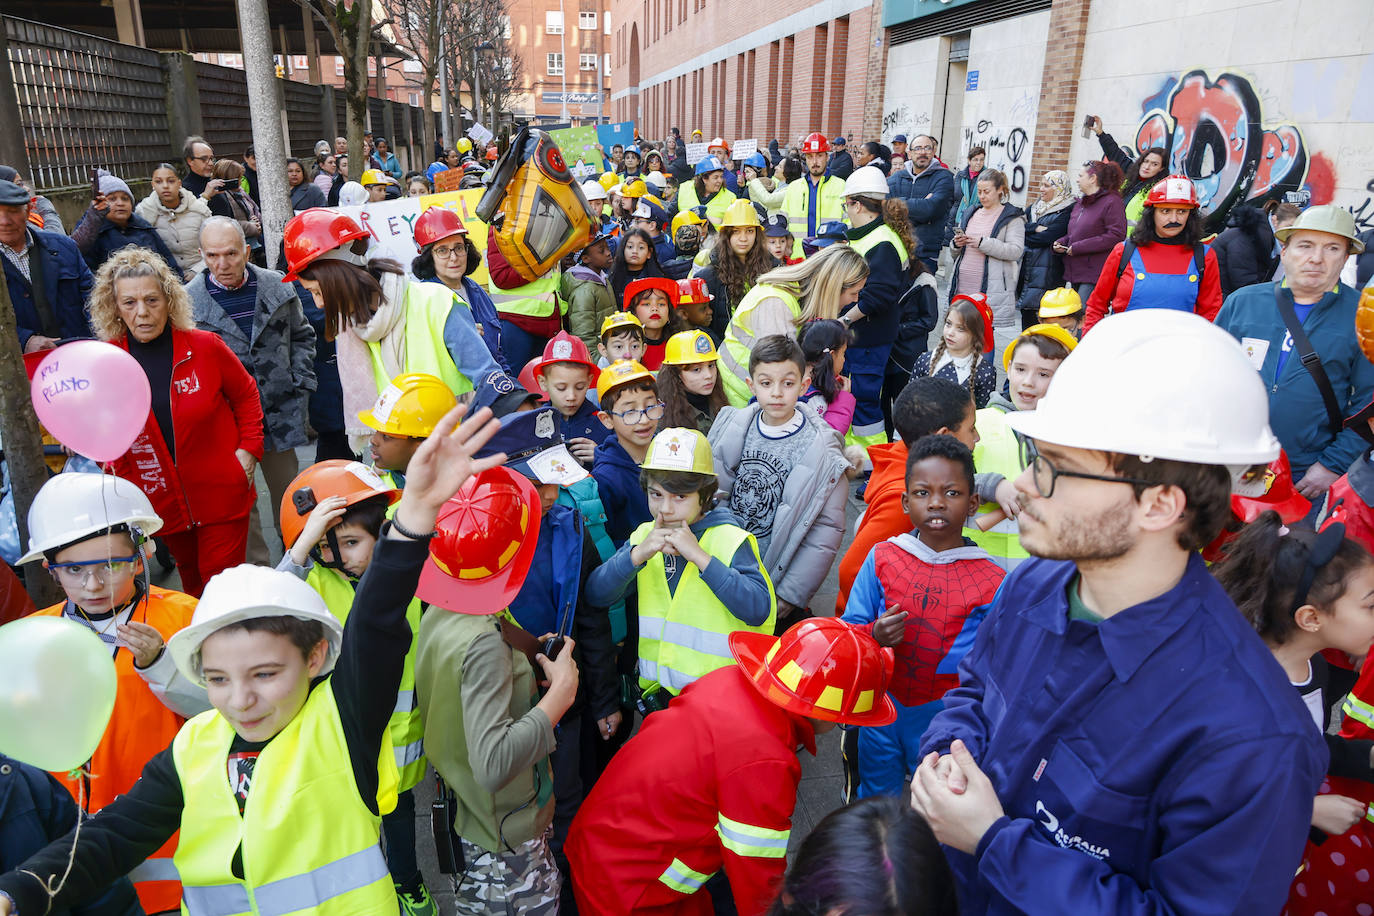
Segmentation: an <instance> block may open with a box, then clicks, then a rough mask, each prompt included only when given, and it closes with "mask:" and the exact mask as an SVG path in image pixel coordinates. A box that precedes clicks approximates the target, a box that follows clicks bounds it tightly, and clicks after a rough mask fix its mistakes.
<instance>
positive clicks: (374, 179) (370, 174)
mask: <svg viewBox="0 0 1374 916" xmlns="http://www.w3.org/2000/svg"><path fill="white" fill-rule="evenodd" d="M358 184H360V185H362V186H363V187H367V186H368V185H374V184H386V176H385V175H383V174H382V170H381V169H368V170H367V171H366V172H363V177H362V179H361V180H360V181H359V182H358Z"/></svg>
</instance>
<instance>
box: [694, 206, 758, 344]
mask: <svg viewBox="0 0 1374 916" xmlns="http://www.w3.org/2000/svg"><path fill="white" fill-rule="evenodd" d="M777 266H778V259H777V258H775V257H773V255H772V254H771V253H770V252H769V251H768V242H767V240H766V239H765V238H764V237H763V224H762V223H760V222H759V217H758V212H757V211H756V210H755V209H754V205H753V204H751V203H750V202H749V201H747V200H737V201H735V202H734V203H733V204H731V205H730V208H729V209H728V210H727V211H726V212H725V220H724V222H723V223H722V225H721V227H720V241H718V242H717V243H716V244H715V246H714V247H713V248H712V249H711V254H710V264H708V265H707V266H706V267H703V268H701V269H700V270H698V271H697V273H696V275H697V276H698V277H700V278H701V279H702V280H703V281H704V282H705V283H706V288H707V289H708V290H709V291H710V293H711V296H712V299H711V330H712V331H713V332H714V333H716V334H718V335H722V336H723V335H724V334H725V329H726V327H727V326H728V325H729V324H730V316H731V315H732V314H734V311H735V305H736V304H737V303H739V302H740V301H741V300H743V299H744V294H745V293H747V292H749V288H750V287H751V286H753V285H754V284H755V283H756V282H757V281H758V278H759V277H760V276H762V275H763V274H765V273H767V272H768V271H770V270H772V269H773V268H774V267H777Z"/></svg>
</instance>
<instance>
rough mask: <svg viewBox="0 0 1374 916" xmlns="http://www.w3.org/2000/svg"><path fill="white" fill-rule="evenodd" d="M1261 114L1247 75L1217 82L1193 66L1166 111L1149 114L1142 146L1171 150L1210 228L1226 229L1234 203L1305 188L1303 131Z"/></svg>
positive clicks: (1172, 165)
mask: <svg viewBox="0 0 1374 916" xmlns="http://www.w3.org/2000/svg"><path fill="white" fill-rule="evenodd" d="M1262 115H1263V112H1262V111H1261V105H1260V100H1259V96H1258V95H1257V94H1256V93H1255V90H1254V89H1253V88H1251V86H1250V81H1249V80H1247V79H1246V78H1245V77H1243V76H1237V75H1236V74H1234V73H1223V74H1222V75H1221V76H1219V77H1217V79H1216V81H1215V82H1213V81H1212V80H1210V79H1208V77H1207V73H1206V71H1203V70H1193V71H1191V72H1189V73H1186V74H1184V75H1183V76H1182V77H1181V78H1180V79H1179V81H1178V83H1177V84H1175V86H1174V88H1173V91H1172V92H1170V93H1169V97H1168V100H1167V102H1166V103H1165V105H1164V107H1163V108H1162V109H1161V108H1155V109H1153V110H1151V111H1148V112H1147V113H1146V114H1145V117H1144V119H1143V120H1142V121H1141V123H1140V127H1139V129H1138V130H1137V131H1136V138H1135V145H1136V148H1137V149H1141V150H1143V149H1148V148H1150V147H1152V146H1162V147H1164V148H1165V149H1166V150H1168V151H1169V164H1168V171H1169V172H1170V173H1171V174H1176V175H1187V176H1188V177H1189V178H1191V179H1193V182H1194V183H1195V184H1196V185H1197V191H1198V200H1199V201H1200V202H1201V204H1202V211H1203V212H1204V213H1206V214H1207V225H1208V228H1210V229H1212V230H1220V229H1221V227H1222V226H1224V225H1225V223H1226V214H1227V213H1228V212H1229V211H1230V210H1231V208H1232V207H1234V206H1235V205H1237V204H1240V203H1244V202H1246V201H1254V202H1257V203H1258V202H1260V201H1263V200H1269V199H1277V198H1282V197H1283V196H1284V195H1285V194H1287V193H1290V192H1294V193H1296V192H1298V190H1299V189H1300V188H1301V187H1302V184H1303V177H1304V176H1305V175H1306V173H1307V151H1306V148H1305V147H1304V145H1303V140H1302V134H1301V133H1300V132H1299V131H1298V129H1297V128H1296V127H1294V126H1292V125H1291V124H1280V125H1277V126H1274V127H1269V128H1266V127H1265V126H1264V124H1263V120H1262Z"/></svg>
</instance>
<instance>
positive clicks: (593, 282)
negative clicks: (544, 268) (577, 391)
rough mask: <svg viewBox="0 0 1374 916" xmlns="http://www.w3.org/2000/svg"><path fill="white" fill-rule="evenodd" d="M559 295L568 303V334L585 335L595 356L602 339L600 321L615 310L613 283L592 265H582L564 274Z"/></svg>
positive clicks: (583, 337)
mask: <svg viewBox="0 0 1374 916" xmlns="http://www.w3.org/2000/svg"><path fill="white" fill-rule="evenodd" d="M558 295H559V297H560V298H562V300H563V301H564V302H566V303H568V333H569V334H571V335H572V336H574V337H580V338H582V342H583V343H584V344H586V345H587V350H588V352H590V353H591V354H592V357H593V358H595V357H596V345H597V344H598V343H600V342H601V322H603V321H605V320H606V319H607V318H609V317H610V315H611V313H612V312H614V311H615V310H616V308H615V293H613V292H611V286H610V284H609V283H607V282H606V280H605V278H603V277H602V276H601V275H600V274H598V273H597V272H596V271H594V270H592V269H591V268H590V267H583V266H582V265H580V264H579V265H578V266H576V267H574V268H573V269H572V270H569V271H566V272H565V273H564V274H563V279H562V281H561V285H560V287H559V291H558Z"/></svg>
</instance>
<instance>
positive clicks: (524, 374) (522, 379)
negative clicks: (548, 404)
mask: <svg viewBox="0 0 1374 916" xmlns="http://www.w3.org/2000/svg"><path fill="white" fill-rule="evenodd" d="M543 360H544V357H542V356H535V357H531V359H530V361H529V362H527V363H525V368H523V369H521V370H520V376H519V378H517V379H516V381H518V382H519V383H520V387H522V388H524V389H525V390H526V391H528V392H529V393H530V394H535V395H538V396H539V403H541V404H542V403H544V402H545V401H547V400H548V399H549V393H548V392H547V391H545V390H544V389H543V388H540V387H539V379H537V378H535V377H534V369H535V367H536V366H538V365H539V364H540V363H541V362H543Z"/></svg>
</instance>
